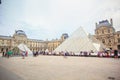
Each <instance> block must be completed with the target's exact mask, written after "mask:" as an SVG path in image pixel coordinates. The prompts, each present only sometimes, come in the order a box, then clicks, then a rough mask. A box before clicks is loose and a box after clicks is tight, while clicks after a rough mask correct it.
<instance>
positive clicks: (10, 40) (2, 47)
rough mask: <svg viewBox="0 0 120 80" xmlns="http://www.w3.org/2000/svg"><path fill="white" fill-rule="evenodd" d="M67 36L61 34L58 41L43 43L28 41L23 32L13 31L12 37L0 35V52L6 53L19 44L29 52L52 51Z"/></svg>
mask: <svg viewBox="0 0 120 80" xmlns="http://www.w3.org/2000/svg"><path fill="white" fill-rule="evenodd" d="M67 37H68V34H66V33H64V34H62V36H61V38H60V39H54V40H51V41H48V40H46V41H43V40H37V39H29V38H27V35H26V34H25V32H24V31H23V30H17V31H15V33H14V35H13V36H3V35H0V52H3V51H8V50H10V49H14V48H16V47H17V46H18V45H19V44H21V43H24V44H25V45H27V47H28V48H29V49H30V50H31V51H40V50H46V49H48V50H49V51H53V50H54V49H55V48H56V47H57V46H58V45H60V44H61V43H62V42H63V41H64V40H65V39H66V38H67Z"/></svg>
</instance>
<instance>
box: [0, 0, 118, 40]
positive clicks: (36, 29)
mask: <svg viewBox="0 0 120 80" xmlns="http://www.w3.org/2000/svg"><path fill="white" fill-rule="evenodd" d="M110 18H112V19H113V25H114V27H115V29H116V30H120V0H2V4H0V35H8V36H9V35H11V36H12V35H13V34H14V32H15V30H19V29H21V30H23V31H25V33H26V35H27V37H28V38H33V39H42V40H46V39H49V40H51V39H53V38H54V39H55V38H60V36H61V35H62V33H68V34H69V35H71V34H72V33H73V32H74V31H75V30H76V29H77V28H79V27H80V26H82V27H83V28H84V29H85V30H86V32H88V33H91V34H94V30H95V23H96V22H97V23H98V22H99V21H101V20H106V19H108V20H110Z"/></svg>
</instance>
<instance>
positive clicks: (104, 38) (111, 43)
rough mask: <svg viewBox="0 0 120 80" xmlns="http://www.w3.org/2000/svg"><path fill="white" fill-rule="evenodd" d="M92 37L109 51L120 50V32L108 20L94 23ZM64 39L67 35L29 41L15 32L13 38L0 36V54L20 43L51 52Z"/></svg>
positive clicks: (18, 32) (35, 49)
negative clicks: (58, 37) (94, 27)
mask: <svg viewBox="0 0 120 80" xmlns="http://www.w3.org/2000/svg"><path fill="white" fill-rule="evenodd" d="M93 36H94V37H95V38H96V39H98V40H99V41H101V42H102V43H103V44H104V45H105V46H106V47H108V48H109V49H112V50H114V49H118V50H120V31H116V30H115V28H114V27H113V21H112V19H110V22H109V21H108V20H102V21H99V23H96V29H95V34H94V35H93ZM66 38H68V34H67V33H64V34H62V36H61V38H60V39H54V40H50V41H48V40H46V41H43V40H38V39H29V38H28V37H27V35H26V34H25V32H24V31H23V30H17V31H15V33H14V34H13V36H3V35H0V52H3V51H8V50H10V49H13V48H16V47H17V46H18V45H19V44H21V43H24V44H25V45H27V46H28V48H30V50H31V51H39V50H46V49H48V50H49V51H53V50H54V49H55V48H56V47H58V46H59V45H60V44H61V43H62V42H63V41H64V40H65V39H66Z"/></svg>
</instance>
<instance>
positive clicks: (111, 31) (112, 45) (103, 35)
mask: <svg viewBox="0 0 120 80" xmlns="http://www.w3.org/2000/svg"><path fill="white" fill-rule="evenodd" d="M95 25H96V29H95V35H94V37H95V38H96V39H98V40H99V41H101V42H102V43H103V44H104V45H105V46H106V47H107V48H109V49H111V50H114V49H117V50H120V31H116V30H115V28H114V27H113V20H112V19H110V21H108V20H102V21H99V23H96V24H95Z"/></svg>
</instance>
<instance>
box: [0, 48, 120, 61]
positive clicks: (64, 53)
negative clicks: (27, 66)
mask: <svg viewBox="0 0 120 80" xmlns="http://www.w3.org/2000/svg"><path fill="white" fill-rule="evenodd" d="M32 53H33V56H34V57H36V56H38V55H55V56H81V57H82V56H84V57H114V58H119V57H120V51H119V50H111V51H110V50H109V51H99V52H93V51H90V52H87V51H80V52H79V53H74V52H68V51H61V52H51V51H48V50H47V51H33V52H32ZM2 56H3V57H7V58H9V57H10V56H14V53H13V52H12V50H9V51H6V52H3V53H2ZM20 56H22V58H23V59H24V58H25V57H26V56H28V52H27V51H21V52H20Z"/></svg>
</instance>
